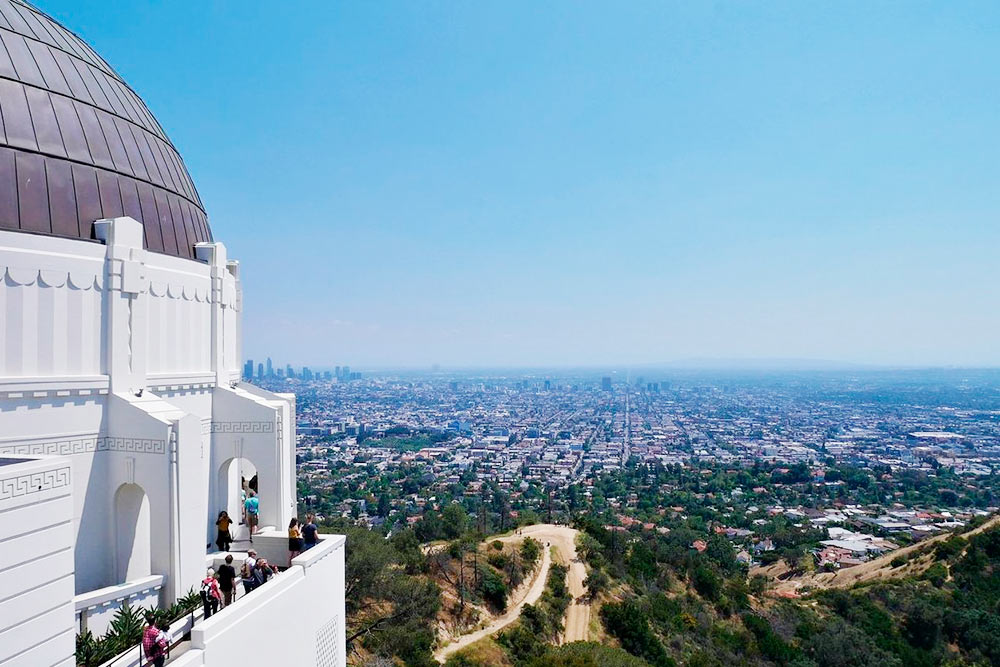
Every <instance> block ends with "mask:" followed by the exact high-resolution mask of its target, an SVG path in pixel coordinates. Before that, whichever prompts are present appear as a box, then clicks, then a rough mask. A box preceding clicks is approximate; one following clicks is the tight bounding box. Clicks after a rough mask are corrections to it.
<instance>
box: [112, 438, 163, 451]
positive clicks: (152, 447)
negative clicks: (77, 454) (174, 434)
mask: <svg viewBox="0 0 1000 667" xmlns="http://www.w3.org/2000/svg"><path fill="white" fill-rule="evenodd" d="M103 440H104V446H103V447H101V446H98V448H97V451H99V452H102V451H108V452H133V453H136V454H166V453H167V443H166V441H165V440H151V439H148V438H112V437H106V438H103Z"/></svg>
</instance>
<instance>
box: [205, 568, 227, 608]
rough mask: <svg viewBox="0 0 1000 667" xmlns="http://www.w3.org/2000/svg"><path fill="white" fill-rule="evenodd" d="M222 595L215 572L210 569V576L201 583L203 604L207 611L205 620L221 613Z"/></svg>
mask: <svg viewBox="0 0 1000 667" xmlns="http://www.w3.org/2000/svg"><path fill="white" fill-rule="evenodd" d="M221 601H222V593H221V592H220V591H219V580H218V579H216V578H215V570H213V569H212V568H208V575H207V576H206V577H205V578H204V579H202V581H201V604H202V608H203V609H204V610H205V618H209V617H211V615H212V614H214V613H215V612H217V611H219V602H221Z"/></svg>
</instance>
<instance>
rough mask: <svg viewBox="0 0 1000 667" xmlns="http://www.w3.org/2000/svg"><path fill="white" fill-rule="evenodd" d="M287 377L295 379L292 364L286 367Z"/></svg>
mask: <svg viewBox="0 0 1000 667" xmlns="http://www.w3.org/2000/svg"><path fill="white" fill-rule="evenodd" d="M285 377H289V378H294V377H295V369H294V368H292V365H291V364H287V365H286V366H285Z"/></svg>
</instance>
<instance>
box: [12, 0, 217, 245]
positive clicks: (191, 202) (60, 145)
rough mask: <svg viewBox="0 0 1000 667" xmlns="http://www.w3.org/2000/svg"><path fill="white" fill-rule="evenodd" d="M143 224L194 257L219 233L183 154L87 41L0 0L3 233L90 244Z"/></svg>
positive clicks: (154, 240) (152, 237) (149, 239)
mask: <svg viewBox="0 0 1000 667" xmlns="http://www.w3.org/2000/svg"><path fill="white" fill-rule="evenodd" d="M122 215H128V216H131V217H133V218H135V219H136V220H138V221H140V222H142V226H143V229H144V236H145V245H146V248H148V249H149V250H153V251H156V252H162V253H166V254H169V255H176V256H178V257H189V258H193V257H194V244H195V243H198V242H201V241H211V240H212V231H211V229H209V227H208V219H207V217H206V216H205V210H204V207H203V206H202V203H201V199H200V198H199V197H198V192H197V190H195V187H194V183H193V182H192V181H191V176H190V175H189V174H188V172H187V169H186V168H185V166H184V162H183V161H182V160H181V157H180V155H178V154H177V151H176V150H175V149H174V147H173V144H171V143H170V140H169V139H168V138H167V135H166V134H165V133H164V132H163V128H162V127H160V124H159V123H158V122H156V119H155V118H153V115H152V114H151V113H150V112H149V109H147V108H146V105H145V104H144V103H143V101H142V100H141V99H139V96H138V95H136V94H135V92H133V91H132V89H131V88H129V87H128V85H127V84H126V83H125V82H124V81H122V79H121V77H119V76H118V74H117V73H116V72H115V71H114V70H113V69H111V67H110V66H109V65H108V64H107V63H106V62H105V61H104V59H102V58H101V57H100V56H99V55H97V53H95V52H94V50H93V49H91V48H90V47H89V46H88V45H87V44H86V43H84V42H83V40H81V39H80V38H79V37H77V36H76V35H74V34H73V33H71V32H70V31H69V30H67V29H66V28H64V27H63V26H61V25H60V24H59V23H57V22H56V21H55V20H53V19H52V18H50V17H49V16H46V15H45V14H44V13H42V12H40V11H38V10H37V9H35V8H34V7H32V6H31V5H28V4H25V3H22V2H20V0H0V229H15V230H20V231H25V232H35V233H42V234H53V235H56V236H65V237H70V238H81V239H91V238H94V237H93V222H94V221H95V220H98V219H100V218H114V217H118V216H122Z"/></svg>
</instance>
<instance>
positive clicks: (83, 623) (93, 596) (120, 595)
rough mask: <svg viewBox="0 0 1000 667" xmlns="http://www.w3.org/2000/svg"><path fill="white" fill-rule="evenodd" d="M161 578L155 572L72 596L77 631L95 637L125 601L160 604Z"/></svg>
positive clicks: (145, 605)
mask: <svg viewBox="0 0 1000 667" xmlns="http://www.w3.org/2000/svg"><path fill="white" fill-rule="evenodd" d="M164 579H165V577H164V576H163V575H160V574H154V575H152V576H149V577H143V578H142V579H136V580H135V581H127V582H125V583H124V584H118V585H116V586H107V587H106V588H98V589H97V590H95V591H89V592H87V593H82V594H80V595H77V596H76V597H74V598H73V605H74V606H75V608H76V626H77V632H83V631H84V630H90V632H91V633H93V635H94V636H95V637H100V636H102V635H104V634H105V633H106V632H107V631H108V625H109V624H110V623H111V619H113V618H114V616H115V612H116V611H118V610H119V609H121V608H122V607H123V606H125V603H128V604H129V606H131V607H159V606H160V590H161V589H162V588H163V583H164Z"/></svg>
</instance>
